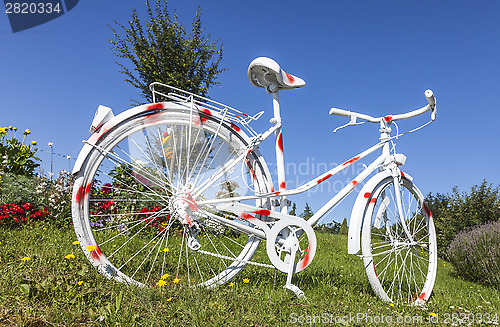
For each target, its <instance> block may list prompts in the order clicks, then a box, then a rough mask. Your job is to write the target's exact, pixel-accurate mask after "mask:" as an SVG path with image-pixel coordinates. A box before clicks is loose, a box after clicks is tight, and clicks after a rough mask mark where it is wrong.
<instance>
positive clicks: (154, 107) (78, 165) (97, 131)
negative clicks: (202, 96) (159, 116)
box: [72, 102, 248, 175]
mask: <svg viewBox="0 0 500 327" xmlns="http://www.w3.org/2000/svg"><path fill="white" fill-rule="evenodd" d="M192 107H193V106H192V105H191V103H180V102H159V103H148V104H144V105H140V106H137V107H134V108H131V109H128V110H126V111H124V112H122V113H120V114H119V115H117V116H113V113H112V111H111V109H109V108H106V107H103V106H99V108H98V109H97V112H96V117H97V116H98V114H99V110H100V109H102V108H106V109H109V112H107V113H108V115H107V116H106V117H104V118H103V120H104V121H103V122H96V121H95V119H96V118H94V121H93V122H92V126H91V131H94V133H93V134H92V135H90V137H89V139H88V140H87V141H85V140H84V141H83V142H84V143H85V144H84V145H83V148H82V149H81V150H80V153H79V154H78V157H77V159H76V162H75V165H74V167H73V172H72V173H73V175H75V174H77V173H78V172H79V171H80V170H81V169H82V166H83V163H84V162H85V159H86V158H87V156H88V155H89V153H90V152H91V151H92V149H93V146H92V145H95V144H97V143H98V142H99V140H100V138H101V137H102V136H103V135H104V134H106V133H107V132H108V131H109V130H110V129H112V128H113V127H115V126H117V125H118V124H120V123H122V122H124V121H125V120H127V119H130V118H132V117H134V116H138V115H144V114H145V113H147V112H151V114H154V113H157V112H161V111H165V110H172V109H177V110H179V109H180V110H191V108H192ZM194 108H197V109H198V110H199V111H200V112H203V113H204V114H206V115H210V116H211V115H213V116H217V117H218V118H220V119H222V116H220V115H219V113H218V112H215V111H214V110H209V109H206V108H200V107H199V106H196V105H195V106H194ZM106 119H107V120H106ZM201 120H202V121H203V118H202V119H201ZM96 125H99V126H96ZM233 125H234V124H231V126H233ZM234 126H236V125H234ZM96 127H97V128H96ZM236 128H237V127H236ZM238 133H239V134H242V132H241V130H239V128H238ZM247 141H248V137H247Z"/></svg>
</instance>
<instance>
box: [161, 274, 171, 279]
mask: <svg viewBox="0 0 500 327" xmlns="http://www.w3.org/2000/svg"><path fill="white" fill-rule="evenodd" d="M168 277H170V275H169V274H165V275H163V276H161V279H167V278H168Z"/></svg>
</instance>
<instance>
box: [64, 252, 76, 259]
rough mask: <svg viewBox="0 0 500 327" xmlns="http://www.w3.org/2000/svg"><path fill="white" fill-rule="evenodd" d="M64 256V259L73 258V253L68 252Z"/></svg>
mask: <svg viewBox="0 0 500 327" xmlns="http://www.w3.org/2000/svg"><path fill="white" fill-rule="evenodd" d="M65 258H66V259H73V258H75V255H74V254H73V253H70V254H68V255H67V256H65Z"/></svg>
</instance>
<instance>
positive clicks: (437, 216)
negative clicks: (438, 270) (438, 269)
mask: <svg viewBox="0 0 500 327" xmlns="http://www.w3.org/2000/svg"><path fill="white" fill-rule="evenodd" d="M425 201H426V202H427V205H428V206H429V209H430V210H431V212H432V216H433V217H434V224H435V226H436V236H437V244H438V252H439V254H440V255H441V256H444V251H445V248H446V247H447V246H448V245H449V244H450V243H451V241H452V240H453V239H454V237H455V235H456V234H458V233H459V232H460V231H463V230H467V229H470V228H472V227H475V226H478V225H482V224H485V223H488V222H495V221H499V220H500V185H499V186H497V187H493V186H492V184H488V183H487V182H486V181H483V183H482V184H481V185H479V186H478V185H474V186H473V187H472V188H471V191H470V193H460V192H459V190H458V189H457V188H456V187H455V188H453V193H452V194H440V193H437V194H436V195H433V194H431V193H429V194H428V195H427V196H426V198H425Z"/></svg>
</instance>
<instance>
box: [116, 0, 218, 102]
mask: <svg viewBox="0 0 500 327" xmlns="http://www.w3.org/2000/svg"><path fill="white" fill-rule="evenodd" d="M146 6H147V14H148V21H147V22H145V23H144V22H141V21H140V20H139V17H138V15H137V11H136V10H135V9H134V10H133V11H132V18H131V20H130V21H129V22H128V24H127V26H124V25H122V24H120V23H118V22H116V21H115V24H116V25H117V26H118V27H120V28H121V29H123V32H124V36H120V35H119V33H118V32H117V30H116V28H113V27H111V26H110V28H111V30H112V31H113V34H114V40H109V41H110V42H111V44H112V45H113V49H114V51H115V55H116V56H117V57H119V58H125V59H128V60H130V61H131V62H132V65H133V67H134V68H133V69H129V68H127V66H126V65H125V64H122V63H119V62H117V64H118V65H119V66H120V67H121V68H122V70H121V71H120V72H121V73H124V74H125V75H127V77H126V79H125V81H126V82H128V83H130V84H131V85H133V86H134V87H136V88H138V89H140V90H141V93H142V96H143V97H144V98H145V99H146V100H147V101H148V102H152V101H153V97H152V95H151V92H150V90H149V84H151V83H153V82H161V83H165V84H169V85H171V86H174V87H177V88H180V89H183V90H185V91H189V92H192V93H195V94H198V95H202V96H204V95H206V94H207V92H208V90H209V88H210V87H211V86H213V85H219V83H218V82H216V78H217V77H218V75H219V74H220V73H221V72H222V71H224V69H220V68H219V63H220V60H221V59H222V44H221V45H219V44H218V42H219V40H216V41H211V40H210V34H209V35H208V36H205V35H204V31H205V30H204V28H203V27H202V25H201V7H198V10H197V11H196V14H195V18H194V21H193V23H192V28H191V32H190V34H188V33H187V32H186V27H185V26H183V25H182V24H181V23H180V22H179V21H178V19H177V14H176V13H175V12H174V15H173V18H171V17H170V15H169V13H168V10H167V3H166V0H157V1H156V5H155V6H154V7H152V5H151V4H150V3H149V0H146ZM137 102H138V101H137Z"/></svg>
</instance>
